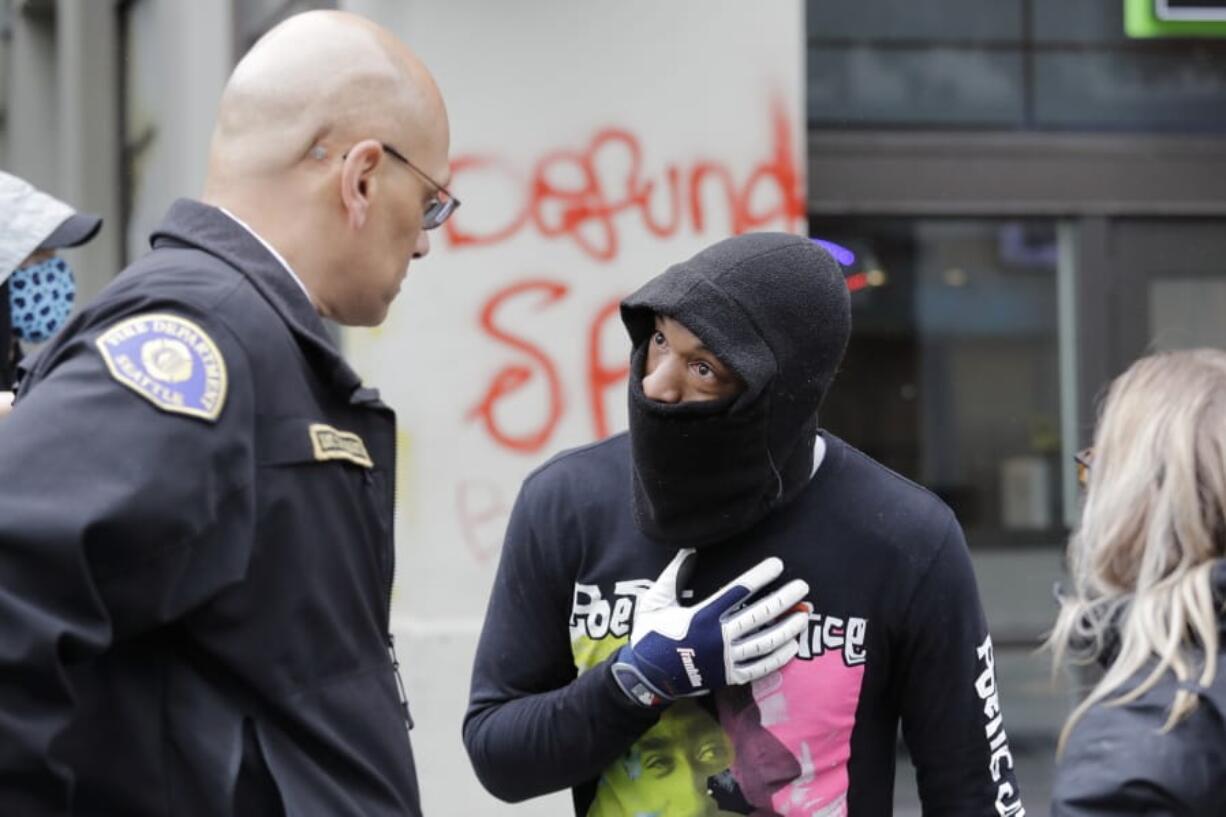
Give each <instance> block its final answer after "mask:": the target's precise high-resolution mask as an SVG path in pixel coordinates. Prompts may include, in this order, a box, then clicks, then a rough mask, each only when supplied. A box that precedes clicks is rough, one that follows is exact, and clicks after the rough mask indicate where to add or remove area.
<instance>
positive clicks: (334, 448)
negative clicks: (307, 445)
mask: <svg viewBox="0 0 1226 817" xmlns="http://www.w3.org/2000/svg"><path fill="white" fill-rule="evenodd" d="M310 431H311V447H312V448H314V449H315V459H316V460H318V461H320V462H322V461H324V460H345V461H346V462H352V463H354V464H355V465H360V466H362V467H363V468H374V466H375V464H374V462H373V461H372V460H371V459H370V454H368V453H366V444H365V443H363V442H362V438H361V437H359V436H358V435H357V434H354V433H353V432H352V431H341V430H340V429H336V428H333V427H332V426H329V425H324V424H323V423H311V429H310Z"/></svg>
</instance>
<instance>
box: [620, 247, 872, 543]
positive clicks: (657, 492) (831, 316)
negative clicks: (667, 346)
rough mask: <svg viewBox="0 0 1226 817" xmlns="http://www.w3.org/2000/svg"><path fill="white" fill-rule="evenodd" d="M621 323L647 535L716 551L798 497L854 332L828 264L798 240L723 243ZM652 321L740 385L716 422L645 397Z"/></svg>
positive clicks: (673, 271)
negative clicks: (671, 326)
mask: <svg viewBox="0 0 1226 817" xmlns="http://www.w3.org/2000/svg"><path fill="white" fill-rule="evenodd" d="M621 313H622V321H623V322H624V323H625V325H626V329H627V330H628V331H629V333H630V339H631V342H632V344H633V352H632V358H631V361H632V365H631V372H630V377H631V383H630V434H631V438H632V444H633V451H634V479H635V514H636V518H637V519H638V521H639V525H640V527H642V528H643V530H644V532H646V533H647V534H648V535H649V536H652V537H653V538H655V539H658V540H661V541H664V542H666V543H668V544H670V545H702V544H709V543H713V542H715V541H719V540H721V539H724V538H727V537H728V536H731V535H733V534H735V533H738V532H740V531H741V530H744V529H745V528H747V527H748V526H749V525H751V524H753V523H754V522H756V521H757V520H758V519H761V518H762V517H763V516H765V515H766V514H767V513H769V512H770V511H771V510H772V509H774V508H776V507H778V506H779V505H781V504H783V503H785V502H787V501H788V500H789V499H791V498H792V497H793V496H795V494H796V492H798V491H799V490H800V489H801V488H802V487H803V486H804V485H805V483H806V482H807V481H808V478H809V475H810V473H811V470H812V466H813V443H814V438H815V436H816V434H817V411H818V408H819V407H820V406H821V403H822V400H823V399H824V398H825V396H826V391H827V389H829V387H830V383H831V381H832V380H833V379H834V375H835V372H836V370H837V369H838V366H839V363H840V362H841V361H842V359H843V352H844V350H845V349H846V347H847V339H848V336H849V334H850V331H851V304H850V298H849V295H848V291H847V285H846V283H845V281H844V279H843V274H842V271H841V270H840V268H839V266H838V264H837V263H836V262H835V261H834V259H832V258H831V257H830V255H829V254H828V253H827V252H826V251H825V250H823V249H821V248H820V247H819V246H817V245H816V244H814V243H813V242H812V241H811V240H809V239H808V238H804V237H801V236H795V235H791V234H786V233H753V234H748V235H742V236H737V237H735V238H729V239H726V240H724V241H721V242H719V243H717V244H715V245H713V246H711V247H709V248H707V249H705V250H703V251H702V252H700V253H698V254H697V255H695V256H694V257H693V258H690V259H689V260H688V261H684V262H682V263H680V264H676V265H674V266H672V267H670V268H669V269H668V270H667V271H666V272H664V273H663V274H662V275H660V276H658V277H656V278H654V279H652V280H651V281H649V282H648V283H647V284H646V285H645V286H643V287H642V288H641V289H639V290H638V291H637V292H635V293H634V294H633V295H631V296H630V297H628V298H626V299H625V300H624V301H623V302H622V306H621ZM656 315H665V316H668V317H670V318H673V319H674V320H676V321H678V322H680V323H681V324H683V325H684V326H685V327H686V328H687V329H689V330H690V331H691V332H693V333H694V334H695V335H697V336H698V338H699V339H701V340H702V342H703V344H704V345H705V346H706V347H707V348H708V349H710V351H711V353H712V354H714V355H715V356H716V357H718V358H719V359H720V361H721V362H723V363H724V364H725V365H726V366H728V367H729V368H731V369H732V370H733V371H734V372H735V373H736V374H737V375H738V376H739V377H740V378H741V380H743V381H744V383H745V390H744V391H743V392H741V393H740V394H739V395H738V396H737V397H736V398H734V399H732V400H730V401H727V402H726V403H723V404H722V405H720V406H719V407H718V408H717V409H716V411H717V414H716V415H714V416H713V415H712V408H713V407H711V406H707V407H703V406H701V405H698V404H695V405H688V404H681V405H675V406H663V405H661V404H658V403H653V402H652V401H649V400H647V399H646V398H645V397H644V396H643V394H642V383H641V381H642V377H643V368H642V366H643V360H644V359H645V357H646V354H645V349H646V345H647V343H648V341H649V340H650V339H651V337H652V335H653V334H654V332H655V316H656ZM691 415H692V416H691ZM687 422H692V423H693V424H694V425H693V432H694V433H689V432H687V430H686V424H687ZM721 423H722V424H723V429H722V430H724V431H726V432H727V433H726V434H722V436H721V427H720V424H721ZM721 447H722V448H723V449H724V450H725V452H726V454H727V456H724V455H721V453H720V450H719V449H720V448H721ZM730 493H734V494H735V495H736V497H737V499H736V501H734V502H729V494H730ZM716 497H718V499H717V500H716V499H715V498H716Z"/></svg>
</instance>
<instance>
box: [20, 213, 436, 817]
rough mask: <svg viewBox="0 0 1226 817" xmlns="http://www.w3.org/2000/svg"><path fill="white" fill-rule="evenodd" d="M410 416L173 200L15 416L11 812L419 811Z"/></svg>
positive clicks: (231, 243) (240, 254)
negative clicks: (406, 515)
mask: <svg viewBox="0 0 1226 817" xmlns="http://www.w3.org/2000/svg"><path fill="white" fill-rule="evenodd" d="M394 458H395V417H394V415H393V414H392V412H391V411H390V410H389V409H388V408H387V407H386V406H384V405H383V404H382V403H381V402H379V399H378V396H377V394H376V393H375V392H374V391H373V390H370V389H365V388H362V386H361V383H360V381H359V378H358V377H357V375H355V374H354V372H353V371H352V370H351V369H350V368H349V367H348V366H347V365H346V364H345V363H344V361H343V360H342V359H341V358H340V356H339V355H338V353H337V351H336V349H335V347H334V345H333V344H332V342H331V341H330V340H329V338H328V335H327V333H326V331H325V328H324V325H323V323H322V321H321V320H320V318H319V316H318V315H317V314H316V312H315V311H314V309H313V308H312V306H311V304H310V302H309V300H308V299H307V297H306V295H305V293H304V292H303V291H302V289H301V288H300V287H299V286H298V285H297V283H295V281H294V280H293V278H291V277H290V275H289V274H288V273H287V271H286V270H285V268H284V267H282V266H281V265H280V263H279V262H278V261H277V260H276V258H275V257H274V256H273V255H272V254H271V253H269V251H268V250H267V249H266V248H265V247H264V246H263V245H262V244H261V243H260V242H259V240H258V239H256V238H255V237H254V236H252V235H251V234H250V233H249V232H247V231H246V230H245V229H243V228H242V227H241V226H240V225H238V224H237V223H236V222H234V221H233V220H232V219H231V218H229V217H228V216H227V215H226V214H224V213H223V212H221V211H220V210H217V209H215V208H212V207H208V206H205V205H203V204H200V203H198V202H193V201H187V200H183V201H179V202H177V203H176V204H175V205H174V206H173V207H172V209H171V210H170V212H169V214H168V216H167V218H166V221H165V223H164V224H163V225H162V226H161V228H160V229H159V230H158V231H157V232H156V233H155V234H154V236H153V252H152V253H150V254H149V255H147V256H145V257H144V258H143V259H141V260H140V261H138V262H136V263H135V264H133V265H132V266H131V267H129V268H128V269H127V270H125V271H124V272H123V273H122V274H121V275H120V276H118V278H116V279H115V280H114V281H113V282H112V283H111V284H110V285H109V286H108V287H107V288H106V289H105V290H104V291H103V293H102V294H101V295H100V296H99V297H98V299H97V300H96V301H94V302H93V303H92V304H90V305H89V306H88V307H87V308H86V309H85V310H84V311H83V312H82V313H81V314H80V315H79V316H77V317H76V318H75V319H74V320H73V321H72V322H71V323H70V324H69V326H67V327H66V328H65V330H64V331H63V332H62V333H61V334H60V335H59V336H58V337H57V338H56V339H55V340H53V341H52V342H51V343H50V345H49V347H48V348H46V349H44V350H43V351H42V353H41V354H40V355H39V356H38V357H37V358H36V359H35V360H34V361H33V362H32V363H31V371H30V372H29V374H28V375H27V377H26V380H25V381H24V382H23V384H22V387H21V390H20V394H19V398H18V402H17V406H16V407H15V409H14V411H13V413H12V414H11V415H10V417H9V418H7V419H6V420H4V421H2V422H0V814H4V815H10V814H12V815H43V814H77V815H125V817H146V815H159V816H164V817H170V816H171V815H173V817H191V815H209V816H210V817H222V816H224V815H240V814H258V815H277V814H286V815H295V816H298V815H317V814H327V815H332V816H333V817H336V816H339V815H362V816H363V817H379V816H380V815H413V816H414V817H415V816H416V815H418V814H419V812H420V808H419V805H418V802H419V798H418V793H417V780H416V776H415V773H414V770H413V759H412V753H411V750H410V748H409V737H408V729H407V726H408V711H407V707H405V706H403V705H402V703H401V701H402V696H401V695H400V694H399V692H398V679H397V677H396V673H395V670H394V667H393V661H392V658H391V655H390V653H389V645H390V638H389V636H388V615H389V604H390V595H391V586H392V574H393V544H392V542H393V540H392V522H393V518H392V514H393V509H392V504H393V475H394V473H395V462H394Z"/></svg>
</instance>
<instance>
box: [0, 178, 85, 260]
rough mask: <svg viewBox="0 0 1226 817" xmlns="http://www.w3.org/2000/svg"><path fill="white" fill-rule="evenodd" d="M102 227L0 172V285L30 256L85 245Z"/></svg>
mask: <svg viewBox="0 0 1226 817" xmlns="http://www.w3.org/2000/svg"><path fill="white" fill-rule="evenodd" d="M101 226H102V219H101V217H99V216H96V215H93V214H90V213H78V212H77V211H76V210H74V209H73V208H72V207H70V206H69V205H67V204H65V203H64V202H62V201H60V200H59V199H57V198H55V197H54V196H51V195H48V194H47V193H44V192H43V191H41V190H39V189H38V188H36V187H34V186H33V185H31V184H30V183H29V182H27V181H25V180H24V179H20V178H18V177H17V176H14V175H12V174H10V173H4V172H2V171H0V283H3V282H4V281H5V280H6V279H7V278H8V277H9V275H10V274H11V273H12V272H13V270H15V269H17V267H18V265H20V264H21V263H22V262H23V261H25V260H26V258H27V257H29V255H30V254H31V253H33V252H37V251H38V250H56V249H61V248H63V247H75V246H77V245H79V244H84V243H85V242H86V241H89V240H90V239H91V238H93V237H94V235H96V234H97V232H98V229H99V228H100V227H101Z"/></svg>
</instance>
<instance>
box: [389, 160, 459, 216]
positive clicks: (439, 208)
mask: <svg viewBox="0 0 1226 817" xmlns="http://www.w3.org/2000/svg"><path fill="white" fill-rule="evenodd" d="M380 146H381V147H382V148H383V152H384V153H386V154H388V155H389V156H391V157H392V158H394V159H399V160H400V161H402V162H404V163H405V164H406V165H408V166H409V167H410V168H412V169H413V170H414V171H416V173H417V175H419V176H421V177H422V178H423V179H425V180H426V181H428V182H430V184H431V185H433V186H434V190H435V194H434V198H433V199H431V201H430V203H429V204H427V205H426V209H425V212H423V213H422V216H421V228H422V229H423V230H433V229H434V228H436V227H438V226H440V225H441V224H442V223H443V222H444V221H446V220H447V219H448V218H450V217H451V214H452V213H454V212H455V211H456V208H457V207H459V206H460V200H459V199H457V198H456V197H455V196H453V195H451V191H449V190H448V189H447V188H446V187H443V186H442V185H441V184H439V183H438V182H436V181H435V180H434V179H432V178H430V177H429V176H428V175H426V171H424V170H422V169H421V168H420V167H418V166H417V165H415V164H413V163H412V162H410V161H409V160H408V157H406V156H405V155H404V154H402V153H401V152H400V151H398V150H396V148H394V147H392V146H391V145H389V144H386V143H383V142H381V143H380Z"/></svg>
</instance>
